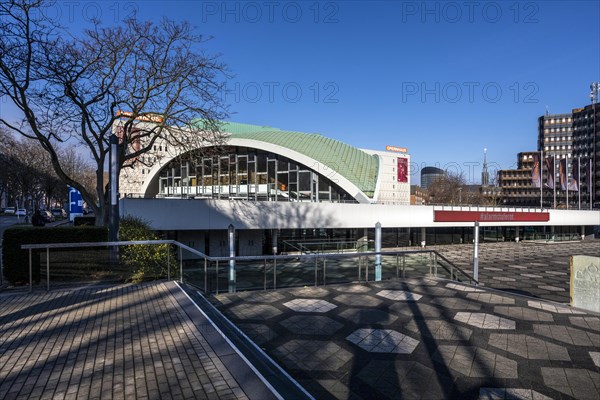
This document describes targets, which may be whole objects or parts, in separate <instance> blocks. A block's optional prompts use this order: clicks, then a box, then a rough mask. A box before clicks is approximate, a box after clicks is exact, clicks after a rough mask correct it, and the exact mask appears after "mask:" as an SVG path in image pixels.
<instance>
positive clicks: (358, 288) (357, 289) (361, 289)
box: [334, 285, 371, 293]
mask: <svg viewBox="0 0 600 400" xmlns="http://www.w3.org/2000/svg"><path fill="white" fill-rule="evenodd" d="M334 289H335V290H337V291H339V292H344V293H366V292H368V291H370V290H371V289H370V288H369V287H367V286H364V285H340V286H336V287H335V288H334Z"/></svg>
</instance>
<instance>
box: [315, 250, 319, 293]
mask: <svg viewBox="0 0 600 400" xmlns="http://www.w3.org/2000/svg"><path fill="white" fill-rule="evenodd" d="M318 268H319V258H318V257H315V287H317V286H318V283H317V280H318V279H319V278H318V274H319V272H318Z"/></svg>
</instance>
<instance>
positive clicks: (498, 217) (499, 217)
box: [433, 210, 550, 222]
mask: <svg viewBox="0 0 600 400" xmlns="http://www.w3.org/2000/svg"><path fill="white" fill-rule="evenodd" d="M433 220H434V221H435V222H515V221H516V222H548V221H549V220H550V213H547V212H525V211H524V212H512V211H506V212H504V211H442V210H439V211H438V210H436V211H434V217H433Z"/></svg>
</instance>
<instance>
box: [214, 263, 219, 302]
mask: <svg viewBox="0 0 600 400" xmlns="http://www.w3.org/2000/svg"><path fill="white" fill-rule="evenodd" d="M215 272H216V274H215V277H216V278H217V288H216V290H215V294H216V295H217V296H218V295H219V260H217V263H216V265H215Z"/></svg>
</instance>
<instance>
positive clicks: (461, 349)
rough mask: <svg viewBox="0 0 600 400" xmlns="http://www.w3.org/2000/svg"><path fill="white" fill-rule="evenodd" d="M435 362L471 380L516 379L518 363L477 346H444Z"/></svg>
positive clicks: (438, 350)
mask: <svg viewBox="0 0 600 400" xmlns="http://www.w3.org/2000/svg"><path fill="white" fill-rule="evenodd" d="M433 360H434V361H437V362H443V363H445V364H446V365H448V366H449V367H450V368H451V369H452V370H454V371H456V372H458V373H460V374H463V375H466V376H468V377H471V378H485V377H494V378H500V379H515V378H517V377H518V375H517V362H516V361H513V360H510V359H508V358H506V357H503V356H501V355H498V354H495V353H492V352H491V351H487V350H484V349H482V348H479V347H475V346H457V345H442V346H439V347H438V349H437V351H436V353H435V354H434V355H433Z"/></svg>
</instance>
